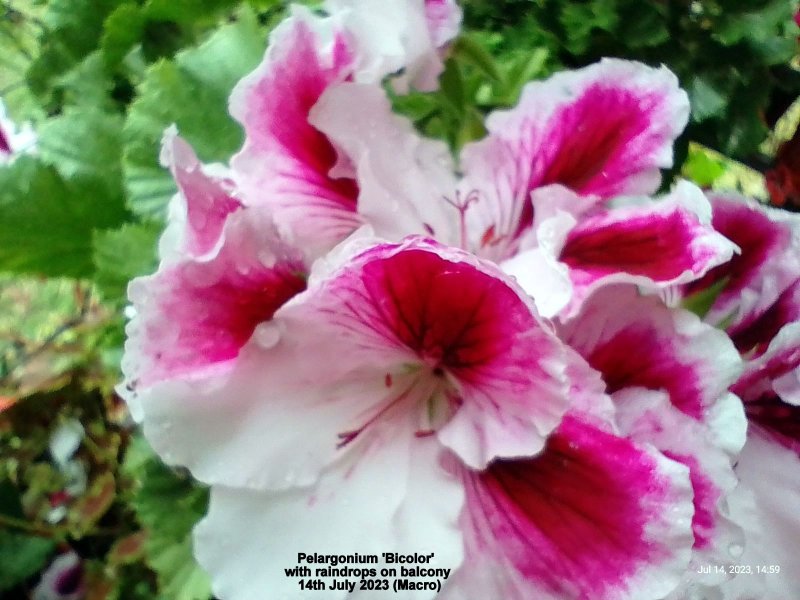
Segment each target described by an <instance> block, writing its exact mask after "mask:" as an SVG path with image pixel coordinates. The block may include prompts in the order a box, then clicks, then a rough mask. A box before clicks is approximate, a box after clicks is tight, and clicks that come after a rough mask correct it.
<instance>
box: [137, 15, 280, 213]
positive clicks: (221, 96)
mask: <svg viewBox="0 0 800 600" xmlns="http://www.w3.org/2000/svg"><path fill="white" fill-rule="evenodd" d="M265 45H266V39H265V35H264V34H263V33H262V31H261V30H260V28H259V26H258V23H257V20H256V18H255V15H253V13H252V11H251V10H249V9H243V10H242V11H241V15H240V18H239V19H238V20H237V21H236V22H235V23H231V24H228V25H226V26H224V27H221V28H220V29H219V30H217V31H216V32H215V33H214V35H213V36H212V37H211V38H209V39H208V41H206V42H205V43H204V44H203V45H201V46H199V47H197V48H194V49H190V50H186V51H184V52H181V53H180V54H178V55H177V56H176V57H175V60H174V61H161V62H159V63H157V64H155V65H154V66H153V67H151V68H150V69H149V70H148V72H147V75H146V77H145V79H144V81H143V82H142V84H141V85H140V86H139V88H138V92H139V97H138V98H137V100H136V101H135V102H134V103H133V104H132V105H131V107H130V111H129V114H128V119H127V122H126V124H125V140H126V145H125V157H124V163H123V164H124V172H125V183H126V187H127V190H128V194H129V206H130V208H131V210H133V211H134V212H135V213H137V214H139V215H141V216H145V217H149V218H155V219H161V218H163V216H164V214H163V212H164V208H165V206H166V204H167V202H168V200H169V198H170V197H171V196H172V194H173V193H174V191H175V186H174V184H173V182H172V179H171V177H170V175H169V173H168V172H167V171H166V170H165V169H163V168H162V167H161V166H160V165H159V164H158V153H159V144H160V140H161V136H162V134H163V132H164V130H165V129H166V128H167V127H168V126H170V125H171V124H172V123H177V125H178V130H179V131H180V134H181V135H182V136H183V137H185V138H186V139H187V140H188V141H189V142H190V143H191V144H192V145H193V146H194V147H195V150H196V151H197V153H198V155H199V156H200V157H201V159H203V160H205V161H219V160H227V159H228V158H229V157H230V155H231V154H232V153H233V152H235V151H236V150H237V149H238V148H239V147H240V146H241V143H242V133H241V129H240V127H239V126H238V125H237V124H236V123H235V122H234V121H233V119H232V118H231V117H230V116H229V115H228V109H227V106H228V97H229V95H230V92H231V89H232V88H233V86H234V84H235V83H236V82H237V81H238V80H239V79H240V78H241V77H242V76H244V75H245V74H247V73H248V72H249V71H251V70H252V69H253V68H255V66H256V65H257V64H258V62H259V61H260V60H261V58H262V56H263V54H264V48H265Z"/></svg>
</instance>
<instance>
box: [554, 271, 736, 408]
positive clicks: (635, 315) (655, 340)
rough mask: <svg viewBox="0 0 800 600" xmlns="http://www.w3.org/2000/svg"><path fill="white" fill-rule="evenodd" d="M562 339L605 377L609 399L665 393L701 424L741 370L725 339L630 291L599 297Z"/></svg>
mask: <svg viewBox="0 0 800 600" xmlns="http://www.w3.org/2000/svg"><path fill="white" fill-rule="evenodd" d="M560 337H561V338H562V339H563V340H565V341H566V342H567V343H568V344H569V345H570V346H572V347H573V348H575V349H576V350H577V351H578V353H580V354H581V356H583V357H584V358H585V359H586V361H587V362H588V363H589V364H590V365H591V366H592V367H594V368H595V369H597V370H598V371H599V372H600V373H601V374H602V375H603V379H604V380H605V382H606V386H607V391H608V392H609V393H614V392H617V391H619V390H622V389H624V388H627V387H643V388H646V389H650V390H663V391H666V392H667V393H668V394H669V396H670V400H671V402H672V403H673V404H674V405H675V407H676V408H678V409H679V410H681V411H682V412H684V413H686V414H687V415H689V416H692V417H694V418H696V419H704V417H705V416H706V414H707V411H708V410H709V409H710V408H711V407H712V406H713V405H714V404H715V403H716V402H717V401H718V400H719V399H720V398H721V397H722V396H724V395H725V394H726V390H727V389H728V387H729V386H730V385H731V384H732V383H733V382H735V381H736V378H737V377H738V376H739V374H740V373H741V370H742V361H741V359H740V358H739V354H738V352H736V349H735V348H734V347H733V344H731V342H730V340H729V339H728V337H727V336H726V335H725V334H724V333H723V332H721V331H719V330H717V329H716V328H714V327H711V326H710V325H707V324H705V323H703V322H702V321H701V320H700V319H699V318H698V317H696V316H695V315H694V314H692V313H690V312H688V311H685V310H679V309H669V308H667V307H666V306H664V305H663V304H662V303H661V302H660V301H659V300H658V298H656V297H654V296H640V295H639V294H638V293H637V291H636V290H635V289H634V288H632V287H630V286H611V287H608V288H604V289H602V290H600V291H599V292H597V293H596V294H595V295H594V296H592V298H591V299H590V300H589V301H588V302H587V303H586V304H585V305H584V307H583V310H582V312H581V313H580V314H579V315H578V317H576V318H575V319H574V320H572V321H570V322H568V323H567V324H565V325H563V326H562V327H561V328H560Z"/></svg>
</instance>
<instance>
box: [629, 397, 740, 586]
mask: <svg viewBox="0 0 800 600" xmlns="http://www.w3.org/2000/svg"><path fill="white" fill-rule="evenodd" d="M614 404H615V405H616V407H617V409H618V410H617V423H618V424H619V427H620V431H621V432H622V433H623V434H625V435H626V436H628V437H629V438H631V439H632V440H634V441H636V442H638V443H640V444H651V445H653V446H655V447H656V448H658V450H659V451H661V452H662V453H663V454H664V455H665V456H667V457H669V458H671V459H672V460H675V461H677V462H679V463H681V464H683V465H686V466H687V467H688V469H689V479H690V481H691V484H692V490H693V492H694V500H693V502H694V515H693V516H692V532H693V534H694V546H693V553H692V561H691V563H690V564H689V569H688V571H687V572H686V573H685V575H684V577H683V581H682V583H681V586H680V587H679V589H678V590H676V592H675V593H674V594H673V596H671V597H675V598H682V597H685V596H686V595H687V591H688V590H692V589H697V588H698V587H700V586H702V587H712V586H715V585H718V584H720V583H722V582H723V581H725V580H727V579H728V578H729V575H728V573H729V567H730V566H731V565H733V564H736V563H737V560H738V558H739V557H738V556H735V555H734V554H732V553H731V551H730V548H731V546H741V545H742V544H743V543H744V541H743V540H744V536H743V533H742V530H741V529H740V528H739V527H738V526H737V525H736V524H734V522H733V521H731V519H730V515H729V511H728V503H727V497H728V495H729V494H730V493H731V491H732V490H733V489H734V488H735V487H736V484H737V483H738V480H737V478H736V476H735V475H734V473H733V464H732V462H731V460H730V456H729V455H728V453H727V452H726V449H724V448H720V447H718V446H717V445H716V443H715V439H716V436H714V435H711V432H710V431H709V428H708V427H707V426H705V425H704V424H701V423H699V422H697V421H695V420H693V419H691V418H690V417H689V416H687V415H685V414H683V413H681V412H680V411H678V410H677V409H676V408H675V407H674V406H673V405H672V404H671V403H670V399H669V396H668V395H666V394H664V393H663V392H652V391H648V390H643V389H641V388H627V389H624V390H621V391H619V392H617V393H616V394H614ZM737 414H738V418H739V419H741V420H742V421H744V420H745V417H744V413H743V412H742V411H739V412H738V413H737ZM707 565H714V568H713V569H710V570H709V572H704V571H703V569H701V567H706V566H707ZM717 566H720V567H722V570H720V569H718V568H716V567H717Z"/></svg>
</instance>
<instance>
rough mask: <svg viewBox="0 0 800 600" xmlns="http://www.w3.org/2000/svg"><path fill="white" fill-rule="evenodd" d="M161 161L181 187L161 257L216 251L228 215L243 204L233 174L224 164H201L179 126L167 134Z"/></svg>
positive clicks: (171, 215)
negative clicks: (237, 192) (180, 135)
mask: <svg viewBox="0 0 800 600" xmlns="http://www.w3.org/2000/svg"><path fill="white" fill-rule="evenodd" d="M161 163H162V164H163V165H164V166H165V167H169V168H170V170H171V171H172V176H173V178H174V179H175V183H176V184H177V186H178V194H176V195H175V197H174V198H173V200H172V202H171V203H170V223H169V227H168V229H167V231H166V232H165V233H164V235H163V236H162V238H161V241H160V243H159V253H160V255H161V258H162V259H164V260H171V259H172V258H177V257H179V256H181V255H188V256H202V255H203V254H206V253H207V252H210V251H212V250H213V249H214V247H215V246H216V245H217V243H218V242H219V240H220V237H221V235H222V229H223V227H224V225H225V222H226V220H227V218H228V215H229V214H231V213H232V212H235V211H236V210H238V209H239V208H241V206H242V203H241V202H240V201H239V200H238V199H237V198H236V197H235V189H234V185H233V181H232V180H231V179H230V174H229V173H228V172H227V170H226V169H224V167H220V166H216V165H215V166H214V167H208V166H205V165H202V164H200V161H199V160H198V159H197V155H196V154H195V152H194V150H193V149H192V147H191V146H190V145H189V144H188V143H187V142H186V141H185V140H183V139H181V138H180V137H179V136H178V130H177V129H176V128H175V126H172V127H170V128H169V129H168V130H167V131H166V133H165V134H164V141H163V144H162V147H161Z"/></svg>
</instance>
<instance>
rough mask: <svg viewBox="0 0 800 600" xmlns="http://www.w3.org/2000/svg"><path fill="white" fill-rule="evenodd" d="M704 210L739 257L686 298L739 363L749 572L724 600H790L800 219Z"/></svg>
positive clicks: (724, 199)
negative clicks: (705, 305)
mask: <svg viewBox="0 0 800 600" xmlns="http://www.w3.org/2000/svg"><path fill="white" fill-rule="evenodd" d="M710 200H711V202H712V205H713V208H714V216H713V222H714V226H715V227H716V228H717V229H718V230H719V231H720V232H721V233H723V234H724V235H726V236H727V237H728V238H730V239H731V240H733V241H734V242H735V243H736V244H737V245H738V246H739V247H740V248H741V254H740V255H738V256H736V257H735V258H734V259H733V260H732V261H730V263H728V264H725V265H722V266H720V267H717V268H716V269H713V270H712V271H710V272H709V273H708V274H707V275H706V276H705V277H704V278H703V279H701V280H699V281H697V282H694V283H693V284H690V285H689V286H687V287H686V288H684V289H683V293H684V294H687V295H689V296H690V297H691V295H692V294H698V295H702V294H707V295H708V294H710V298H709V300H710V302H711V303H710V307H709V309H708V312H707V313H706V315H705V319H706V320H707V321H710V322H712V323H716V324H718V325H719V326H721V327H724V328H725V330H726V331H727V333H728V335H730V337H731V340H732V341H733V343H734V344H735V345H736V347H737V349H738V350H739V352H740V353H741V354H742V357H743V358H744V360H745V363H744V364H745V367H744V371H743V373H742V375H741V376H740V377H739V378H738V379H737V381H736V382H735V383H734V384H733V385H732V386H731V390H732V391H733V392H735V393H736V394H737V395H738V396H739V397H741V399H742V400H743V401H744V410H745V413H746V415H747V418H748V420H749V428H748V433H747V442H746V444H745V446H744V448H743V450H742V453H741V456H740V457H739V460H738V462H737V465H736V475H737V476H738V478H739V480H740V484H739V488H738V489H737V490H736V492H735V493H734V495H733V496H732V499H731V507H732V512H733V514H734V516H735V517H736V518H737V520H739V521H740V522H741V524H742V526H743V527H744V529H745V533H746V543H745V544H744V545H743V554H742V555H741V558H740V563H741V564H742V565H751V566H753V568H752V569H751V572H750V573H746V574H743V575H741V576H739V577H737V578H736V579H734V580H733V581H731V582H729V583H727V584H725V586H724V592H725V598H726V599H730V600H745V599H748V598H752V597H761V596H763V597H769V598H777V599H780V600H788V599H789V598H792V597H793V596H794V595H796V590H797V589H798V586H800V579H798V577H797V567H798V565H797V562H796V557H797V556H798V554H797V549H798V548H797V543H796V540H797V538H798V536H800V527H798V524H797V523H796V521H795V519H794V515H796V514H797V511H798V510H800V425H799V424H800V408H798V405H799V404H800V382H799V381H798V378H799V377H800V323H798V320H800V254H798V249H799V248H800V219H798V217H797V216H796V215H793V214H791V213H788V212H785V211H782V210H779V209H774V208H770V207H766V206H762V205H760V204H758V203H757V202H754V201H752V200H748V199H746V198H742V197H741V196H737V195H734V194H719V193H714V194H710ZM757 566H763V567H767V568H768V567H769V566H772V567H773V569H772V571H771V572H769V571H768V572H761V573H759V572H758V570H757V568H756V567H757ZM776 566H777V568H778V572H775V567H776Z"/></svg>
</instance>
